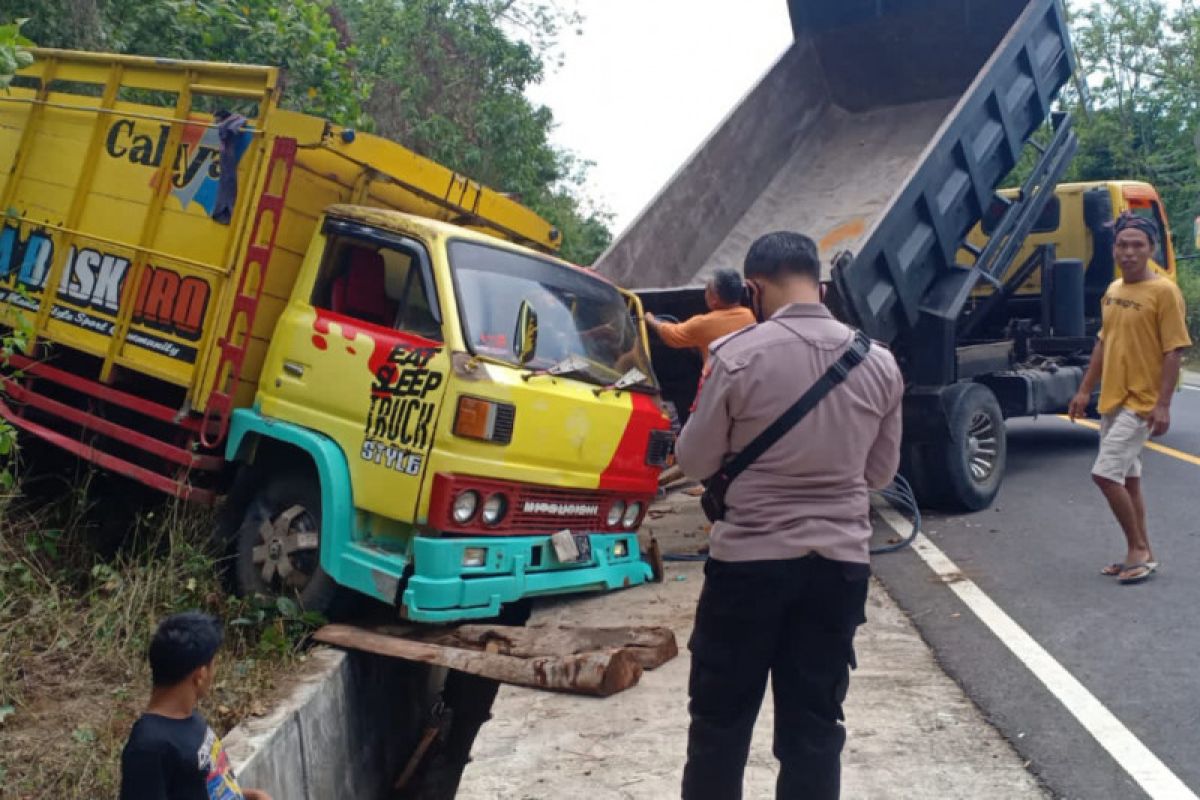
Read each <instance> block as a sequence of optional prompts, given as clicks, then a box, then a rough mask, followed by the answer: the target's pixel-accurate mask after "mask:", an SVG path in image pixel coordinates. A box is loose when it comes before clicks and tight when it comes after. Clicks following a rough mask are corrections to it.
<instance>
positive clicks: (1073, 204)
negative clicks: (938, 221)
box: [964, 181, 1176, 324]
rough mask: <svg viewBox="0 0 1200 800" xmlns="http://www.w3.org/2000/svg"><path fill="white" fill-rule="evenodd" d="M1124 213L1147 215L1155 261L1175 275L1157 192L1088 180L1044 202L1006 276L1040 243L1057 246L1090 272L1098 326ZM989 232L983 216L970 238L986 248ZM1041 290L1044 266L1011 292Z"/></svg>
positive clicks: (1006, 194) (1023, 294)
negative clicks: (1152, 230)
mask: <svg viewBox="0 0 1200 800" xmlns="http://www.w3.org/2000/svg"><path fill="white" fill-rule="evenodd" d="M1019 192H1020V190H1019V189H1005V190H1003V191H1001V192H999V193H998V195H999V197H1000V198H1003V199H1004V200H1015V199H1016V198H1017V196H1018V194H1019ZM1126 211H1129V212H1132V213H1134V214H1137V215H1138V216H1141V217H1145V218H1146V219H1148V220H1150V222H1151V223H1153V224H1154V226H1155V227H1156V228H1157V229H1158V251H1157V252H1156V253H1155V254H1154V259H1153V261H1152V262H1151V265H1152V266H1153V267H1154V269H1155V271H1157V272H1159V273H1161V274H1163V275H1166V276H1167V277H1169V278H1171V279H1174V278H1175V274H1176V273H1175V248H1174V245H1173V244H1172V243H1171V230H1170V227H1169V226H1168V224H1167V214H1166V210H1165V207H1164V205H1163V201H1162V197H1160V196H1159V193H1158V190H1157V189H1155V188H1154V186H1152V185H1151V184H1149V183H1145V182H1142V181H1087V182H1080V183H1063V184H1059V185H1058V186H1056V187H1055V190H1054V196H1053V197H1051V198H1050V200H1049V201H1048V202H1047V203H1046V207H1045V208H1044V209H1043V210H1042V213H1041V215H1040V217H1039V218H1038V219H1037V221H1036V222H1035V224H1034V226H1033V230H1032V232H1031V233H1030V235H1029V236H1028V237H1027V238H1026V240H1025V243H1024V245H1023V246H1022V248H1021V250H1020V251H1018V253H1017V256H1016V258H1014V259H1013V264H1012V266H1011V268H1010V269H1009V271H1008V272H1007V273H1006V274H1005V275H1004V276H1003V280H1006V281H1007V280H1008V279H1009V278H1011V277H1014V276H1015V275H1016V274H1017V271H1018V270H1019V269H1020V266H1021V265H1022V264H1024V263H1026V262H1027V261H1028V259H1029V258H1030V257H1031V256H1032V255H1033V254H1034V251H1035V250H1036V249H1037V248H1038V247H1043V246H1046V245H1053V246H1054V248H1055V257H1056V258H1058V259H1069V260H1074V261H1078V262H1080V263H1081V264H1082V265H1083V267H1084V270H1085V276H1086V277H1085V298H1086V299H1085V302H1084V306H1085V316H1086V317H1087V318H1088V319H1089V320H1092V321H1093V322H1095V323H1097V324H1098V321H1099V318H1100V299H1101V298H1102V297H1103V296H1104V290H1105V289H1107V288H1108V285H1109V284H1110V283H1112V281H1113V279H1114V278H1115V277H1116V271H1115V267H1114V264H1113V253H1112V245H1113V231H1112V225H1113V222H1115V221H1116V219H1117V217H1119V216H1121V214H1123V213H1125V212H1126ZM991 233H992V226H991V225H990V223H989V221H988V220H987V219H985V220H984V222H982V223H981V224H980V225H978V226H976V228H975V230H973V231H972V232H971V235H970V237H969V238H968V242H969V243H970V244H971V245H973V246H975V247H979V248H982V247H983V246H985V245H986V244H987V241H988V238H989V237H990V235H991ZM964 260H965V259H964ZM987 294H990V290H987V289H985V290H980V291H979V292H977V295H978V296H986V295H987ZM1041 294H1042V273H1041V269H1040V268H1035V269H1033V270H1032V271H1030V273H1029V274H1028V275H1027V276H1026V277H1025V278H1024V281H1023V282H1022V283H1021V284H1020V286H1019V287H1017V288H1016V289H1015V290H1014V291H1013V292H1012V295H1013V297H1014V298H1026V299H1030V298H1035V297H1040V296H1041Z"/></svg>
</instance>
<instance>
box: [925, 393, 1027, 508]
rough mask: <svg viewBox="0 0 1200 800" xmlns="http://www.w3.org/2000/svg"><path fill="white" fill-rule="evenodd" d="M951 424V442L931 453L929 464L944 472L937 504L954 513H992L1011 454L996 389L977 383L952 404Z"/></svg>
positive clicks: (949, 418) (948, 438)
mask: <svg viewBox="0 0 1200 800" xmlns="http://www.w3.org/2000/svg"><path fill="white" fill-rule="evenodd" d="M947 423H948V426H949V431H948V434H949V435H948V437H947V438H946V439H945V440H943V441H942V442H940V443H938V444H936V445H934V446H933V447H931V448H930V450H929V455H931V456H932V458H930V459H929V460H928V461H927V462H926V466H927V467H933V468H935V469H937V470H938V471H940V472H942V476H941V480H940V481H938V484H939V486H938V490H939V491H938V494H940V497H939V498H937V500H938V502H937V503H936V504H937V505H938V506H940V507H943V508H946V509H947V510H951V511H979V510H981V509H984V508H987V507H988V506H990V505H991V504H992V501H993V500H995V499H996V494H997V493H998V492H999V491H1000V484H1001V482H1002V481H1003V480H1004V469H1005V464H1006V461H1007V455H1008V446H1007V437H1006V434H1005V429H1004V415H1003V413H1001V411H1000V403H999V401H997V400H996V395H995V394H993V393H992V390H991V389H989V388H987V387H986V386H982V385H980V384H971V385H970V386H967V387H966V389H965V390H964V391H962V392H961V393H960V394H958V396H957V397H955V398H954V400H953V401H952V402H951V404H950V406H949V408H948V409H947ZM926 477H927V478H930V477H933V476H930V475H927V476H926Z"/></svg>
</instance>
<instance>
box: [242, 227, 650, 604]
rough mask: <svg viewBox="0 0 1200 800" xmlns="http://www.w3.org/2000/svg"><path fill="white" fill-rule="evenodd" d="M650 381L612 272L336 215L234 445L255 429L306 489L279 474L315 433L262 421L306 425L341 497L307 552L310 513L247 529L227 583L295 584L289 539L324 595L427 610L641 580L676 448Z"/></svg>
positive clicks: (632, 307) (632, 301)
mask: <svg viewBox="0 0 1200 800" xmlns="http://www.w3.org/2000/svg"><path fill="white" fill-rule="evenodd" d="M657 392H658V388H657V385H656V383H655V379H654V377H653V371H652V370H651V368H650V365H649V355H648V352H647V349H646V347H645V339H644V335H643V331H642V328H641V323H640V305H639V304H638V302H637V299H636V298H635V297H633V296H632V295H629V294H626V293H622V292H621V291H619V290H618V289H617V288H616V287H614V286H613V285H612V284H610V283H609V282H607V281H606V280H604V279H602V278H600V277H598V276H596V275H594V274H592V273H589V272H587V271H586V270H583V269H579V268H577V267H574V266H571V265H569V264H567V263H566V262H562V261H560V260H558V259H555V258H552V257H549V256H546V255H545V254H541V253H537V252H535V251H533V250H530V249H528V248H523V247H520V246H517V245H513V244H509V243H505V242H501V241H498V240H496V239H495V238H494V237H490V236H487V235H484V234H481V233H477V232H472V231H469V230H464V229H463V228H461V227H459V226H455V225H450V224H447V223H442V222H437V221H433V220H428V219H423V218H421V217H417V216H413V215H410V214H404V213H401V212H396V211H384V210H380V209H374V208H364V207H360V206H351V205H337V206H333V207H331V208H329V209H328V210H327V212H326V215H325V217H324V220H323V222H322V223H321V225H320V227H319V230H318V231H317V232H316V233H315V234H314V237H313V241H312V245H311V246H310V248H309V252H308V256H307V257H306V259H305V261H304V264H303V265H302V267H301V270H300V274H299V277H298V278H297V281H296V284H295V287H294V289H293V292H292V295H291V298H290V300H289V302H288V305H287V308H286V309H285V310H284V312H283V313H282V315H281V316H280V318H279V322H278V324H277V326H276V331H275V336H274V338H273V339H272V343H271V347H270V350H269V351H268V353H267V357H266V361H265V363H264V366H263V370H262V375H261V379H260V383H259V388H258V394H257V396H256V400H255V403H254V406H253V407H252V408H250V409H244V410H239V411H238V412H235V416H234V432H233V435H232V436H231V439H230V442H229V457H230V458H231V460H235V461H250V460H252V457H251V454H252V453H253V452H254V448H255V446H256V445H257V443H258V441H261V440H262V439H264V438H266V439H268V440H269V441H271V442H272V446H273V447H276V448H278V447H281V446H282V447H283V448H285V452H287V448H291V450H292V452H294V455H295V456H296V458H297V459H298V461H293V462H292V464H293V468H289V470H288V471H289V472H294V473H296V474H295V475H294V478H295V480H297V481H299V482H305V481H309V480H310V478H309V477H307V476H305V475H304V472H305V471H306V470H307V469H308V467H307V465H304V466H303V467H301V468H299V469H295V468H294V465H295V464H296V463H300V464H304V459H305V457H306V456H307V455H308V454H310V453H311V452H312V451H313V449H314V445H313V444H312V443H311V442H309V443H301V442H296V443H292V444H289V443H288V442H287V437H286V436H285V437H279V436H273V435H272V431H279V430H281V429H287V428H288V427H290V426H294V427H295V429H298V430H301V431H306V432H308V433H309V434H311V436H316V437H319V438H320V439H321V440H322V441H323V442H326V443H327V446H328V449H330V450H331V451H336V452H337V453H339V454H341V456H342V457H341V458H335V459H334V462H335V463H334V464H333V465H331V466H330V472H329V474H328V475H324V476H321V477H320V480H319V481H318V482H319V483H320V484H321V485H322V486H323V487H325V486H328V487H329V490H330V491H331V492H333V493H335V494H338V495H340V497H339V498H337V499H333V498H331V502H330V503H328V504H327V505H326V504H323V507H322V511H323V512H324V513H325V514H326V515H327V514H328V513H330V512H329V510H330V509H333V508H345V509H346V512H345V513H343V514H341V515H340V518H339V519H337V520H334V519H328V518H324V519H323V521H322V524H321V525H320V532H321V537H320V541H319V542H318V541H316V540H315V539H313V538H312V537H311V536H310V537H307V538H305V537H297V536H296V532H297V530H300V531H301V532H302V531H303V529H304V528H305V526H308V527H309V528H313V527H315V525H314V522H315V517H312V515H311V512H310V511H309V510H308V508H307V507H304V510H303V511H300V512H297V513H296V514H295V515H293V517H292V518H291V520H290V525H289V527H288V528H287V529H284V530H280V531H276V530H275V528H274V527H269V528H261V527H260V529H259V530H258V538H259V541H257V542H255V543H253V545H252V546H250V547H249V548H248V549H249V550H250V553H251V559H252V561H253V564H254V570H253V572H254V573H255V575H254V576H251V577H252V578H253V579H252V580H250V581H249V582H248V583H247V585H245V586H244V587H243V588H244V589H247V590H271V591H274V592H279V591H281V590H282V589H283V588H284V587H285V585H290V587H291V588H293V589H296V590H298V591H300V592H301V594H302V595H303V594H304V592H305V590H306V589H307V588H308V586H309V581H311V580H312V579H313V578H314V575H317V574H318V573H316V571H315V569H314V567H315V565H316V564H315V562H314V561H313V560H312V559H305V558H304V557H303V552H302V551H295V547H294V545H295V543H297V542H306V543H307V544H308V545H313V546H317V547H319V549H320V559H319V563H320V565H321V566H322V568H323V571H324V572H326V573H328V574H329V575H330V576H332V577H333V579H334V580H335V582H336V583H338V584H339V585H344V586H349V587H350V588H353V589H356V590H358V591H360V592H363V593H365V594H368V595H371V596H374V597H376V598H377V599H379V600H382V601H384V602H388V603H393V602H396V603H398V604H399V605H400V607H401V610H402V612H403V614H404V615H405V616H407V617H409V618H412V619H420V620H426V621H439V620H441V619H461V618H464V617H471V616H474V617H489V616H495V615H496V614H498V613H499V611H500V607H501V605H502V604H503V603H507V602H512V601H515V600H519V599H521V598H524V597H528V596H531V595H536V594H550V593H555V592H561V591H579V590H585V589H603V588H617V587H620V586H625V585H630V584H633V583H641V582H643V581H644V580H646V579H647V578H648V577H649V567H648V566H647V565H646V564H645V563H644V562H643V561H642V560H641V559H640V557H639V549H638V543H637V534H636V531H637V529H638V526H639V525H640V524H641V521H642V517H643V515H644V513H645V510H646V506H647V504H648V503H649V501H650V500H651V499H652V498H653V496H654V493H655V491H656V490H657V475H658V470H659V469H660V468H661V466H662V465H663V464H664V463H665V459H666V456H667V453H668V451H669V445H670V439H669V431H668V430H666V428H667V422H666V419H665V417H664V415H663V413H662V411H661V409H660V406H659V403H658V400H657ZM274 458H275V460H274V461H273V464H274V465H278V464H280V460H279V453H278V451H277V452H276V454H275V457H274ZM283 461H284V462H286V461H288V459H286V458H285V459H283ZM258 491H266V484H261V482H260V489H259V490H258ZM272 491H273V490H272ZM260 500H261V501H263V502H268V503H269V502H271V498H270V497H264V498H260ZM254 503H255V501H254V500H253V499H252V500H250V503H249V507H250V508H253V506H254ZM279 511H280V513H283V512H285V511H287V509H279ZM305 515H308V516H309V517H310V519H309V520H307V521H306V520H304V519H303V517H304V516H305ZM559 531H570V532H571V533H570V534H568V537H569V538H570V540H571V545H570V546H568V548H567V550H566V551H563V550H561V548H560V549H556V548H555V546H554V545H553V543H552V542H551V541H550V536H551V535H552V534H555V533H557V532H559ZM247 535H250V536H251V538H253V532H248V533H247ZM289 542H291V543H293V547H292V550H289ZM572 548H573V550H572ZM264 576H265V577H264ZM318 580H319V577H318Z"/></svg>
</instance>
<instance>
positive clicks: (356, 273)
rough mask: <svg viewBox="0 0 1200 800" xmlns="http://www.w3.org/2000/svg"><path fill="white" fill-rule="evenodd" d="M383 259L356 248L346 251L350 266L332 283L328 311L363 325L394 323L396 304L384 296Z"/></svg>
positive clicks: (373, 253) (385, 287)
mask: <svg viewBox="0 0 1200 800" xmlns="http://www.w3.org/2000/svg"><path fill="white" fill-rule="evenodd" d="M385 269H386V267H385V266H384V263H383V256H381V255H379V253H377V252H375V251H374V250H367V249H366V248H362V247H356V248H354V249H353V250H351V251H350V264H349V266H348V267H347V269H346V271H345V272H344V273H342V274H341V275H339V276H338V277H337V278H336V279H335V280H334V282H333V287H332V290H331V292H330V296H329V307H330V310H331V311H333V312H334V313H336V314H345V315H346V316H348V317H354V318H355V319H361V320H362V321H363V322H370V323H374V324H375V325H384V326H388V327H390V326H391V325H392V324H393V323H394V322H395V321H396V307H397V305H398V304H397V303H396V301H394V300H391V299H389V298H388V296H387V281H386V274H385V272H384V270H385Z"/></svg>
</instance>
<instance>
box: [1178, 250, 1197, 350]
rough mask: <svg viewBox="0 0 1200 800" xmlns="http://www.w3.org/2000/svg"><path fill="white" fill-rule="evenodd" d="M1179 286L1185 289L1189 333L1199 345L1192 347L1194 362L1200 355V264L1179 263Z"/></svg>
mask: <svg viewBox="0 0 1200 800" xmlns="http://www.w3.org/2000/svg"><path fill="white" fill-rule="evenodd" d="M1179 288H1180V290H1182V291H1183V299H1184V302H1185V303H1187V323H1188V333H1190V334H1191V335H1192V341H1193V342H1194V343H1195V344H1196V345H1197V346H1195V347H1193V348H1192V354H1191V358H1190V359H1189V360H1190V361H1191V362H1192V363H1195V362H1196V360H1197V356H1200V264H1198V263H1197V262H1195V261H1187V262H1184V263H1183V264H1180V265H1179Z"/></svg>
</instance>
